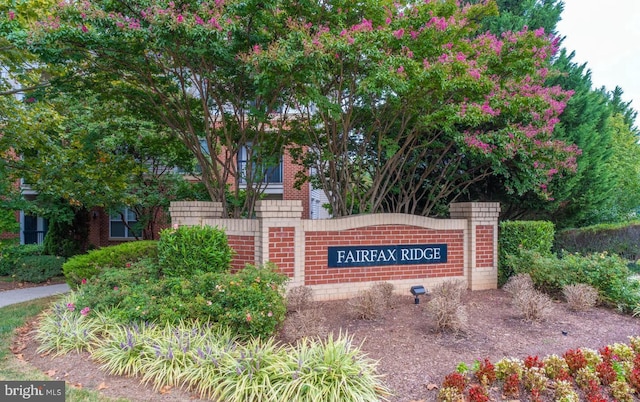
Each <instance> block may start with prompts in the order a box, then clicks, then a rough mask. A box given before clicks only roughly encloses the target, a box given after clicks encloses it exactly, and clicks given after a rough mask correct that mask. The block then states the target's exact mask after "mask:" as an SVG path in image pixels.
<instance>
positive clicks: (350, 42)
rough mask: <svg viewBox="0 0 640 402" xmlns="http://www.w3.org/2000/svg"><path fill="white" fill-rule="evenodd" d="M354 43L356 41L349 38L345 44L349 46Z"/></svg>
mask: <svg viewBox="0 0 640 402" xmlns="http://www.w3.org/2000/svg"><path fill="white" fill-rule="evenodd" d="M355 41H356V40H355V39H353V38H352V37H351V36H349V37H348V38H347V43H349V44H350V45H353V42H355Z"/></svg>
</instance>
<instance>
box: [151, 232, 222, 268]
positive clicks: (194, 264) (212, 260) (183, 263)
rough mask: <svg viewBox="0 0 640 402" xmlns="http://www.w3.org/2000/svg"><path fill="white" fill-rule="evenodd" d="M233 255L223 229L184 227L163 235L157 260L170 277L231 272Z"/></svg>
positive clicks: (161, 234)
mask: <svg viewBox="0 0 640 402" xmlns="http://www.w3.org/2000/svg"><path fill="white" fill-rule="evenodd" d="M232 254H233V250H232V249H231V247H229V244H228V243H227V235H226V233H225V232H224V230H222V229H218V228H214V227H211V226H202V227H201V226H181V227H179V228H177V229H165V230H163V231H162V232H161V233H160V240H159V242H158V261H159V262H160V268H161V269H162V272H163V274H164V275H166V276H168V277H190V276H192V275H201V274H203V273H205V272H214V273H224V272H228V271H229V270H230V268H231V257H232Z"/></svg>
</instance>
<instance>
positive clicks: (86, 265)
mask: <svg viewBox="0 0 640 402" xmlns="http://www.w3.org/2000/svg"><path fill="white" fill-rule="evenodd" d="M146 258H150V259H152V260H154V261H157V258H158V242H157V241H154V240H141V241H132V242H126V243H122V244H118V245H115V246H109V247H103V248H100V249H96V250H91V251H89V252H88V253H87V254H81V255H76V256H73V257H71V258H69V260H67V262H65V263H64V265H63V266H62V271H63V273H64V276H65V278H66V280H67V283H69V286H71V287H74V288H75V287H77V286H78V285H79V284H80V283H81V282H82V280H83V279H85V280H88V279H90V278H93V277H94V276H95V275H97V274H98V273H99V272H100V271H102V270H103V269H104V268H106V267H114V268H126V267H127V265H128V264H131V263H133V262H136V261H139V260H142V259H146Z"/></svg>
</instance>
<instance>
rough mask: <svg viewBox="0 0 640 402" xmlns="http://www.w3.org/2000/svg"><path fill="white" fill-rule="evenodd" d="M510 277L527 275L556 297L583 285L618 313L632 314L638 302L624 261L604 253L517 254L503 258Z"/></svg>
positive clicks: (637, 288) (639, 287)
mask: <svg viewBox="0 0 640 402" xmlns="http://www.w3.org/2000/svg"><path fill="white" fill-rule="evenodd" d="M505 260H506V262H505V265H507V266H508V267H509V268H511V269H512V270H513V272H514V273H516V274H519V273H527V274H529V275H530V276H531V279H532V280H533V282H534V284H535V286H536V288H538V289H540V290H542V291H544V292H546V293H550V294H553V295H559V294H560V292H561V291H562V288H563V287H564V286H566V285H570V284H577V283H586V284H588V285H591V286H593V287H594V288H596V289H598V292H599V293H600V297H601V299H602V300H604V301H605V302H606V303H607V304H610V305H612V306H615V307H617V308H618V309H620V310H622V311H626V312H629V311H632V310H633V309H634V308H635V307H636V305H637V304H638V303H639V302H640V293H639V292H640V283H639V282H638V281H635V280H630V279H629V275H630V274H631V272H630V271H629V269H628V268H627V261H626V260H624V259H622V258H620V257H618V256H617V255H608V254H606V253H600V254H590V255H588V256H582V255H579V254H564V255H562V256H561V258H558V257H557V256H555V255H548V254H547V255H543V254H540V253H538V252H536V251H531V250H521V251H520V252H519V253H517V254H511V255H508V256H507V257H506V258H505Z"/></svg>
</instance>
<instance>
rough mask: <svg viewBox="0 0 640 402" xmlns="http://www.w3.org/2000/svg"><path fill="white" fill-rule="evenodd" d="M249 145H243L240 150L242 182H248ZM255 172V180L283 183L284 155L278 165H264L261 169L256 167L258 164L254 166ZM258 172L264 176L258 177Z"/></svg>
mask: <svg viewBox="0 0 640 402" xmlns="http://www.w3.org/2000/svg"><path fill="white" fill-rule="evenodd" d="M247 153H248V152H247V147H246V146H243V147H242V148H240V151H239V152H238V173H239V174H240V183H242V184H246V183H247V181H246V179H245V177H246V171H247V163H248V161H247V159H248V158H249V156H248V155H247ZM252 171H253V174H254V176H253V177H254V181H256V182H260V181H261V182H262V183H267V184H281V183H282V157H281V158H280V161H279V163H278V164H277V165H276V166H263V167H262V169H261V170H260V171H258V169H256V166H255V165H254V166H253V169H252ZM257 174H260V175H261V176H262V177H261V178H260V177H257Z"/></svg>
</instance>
